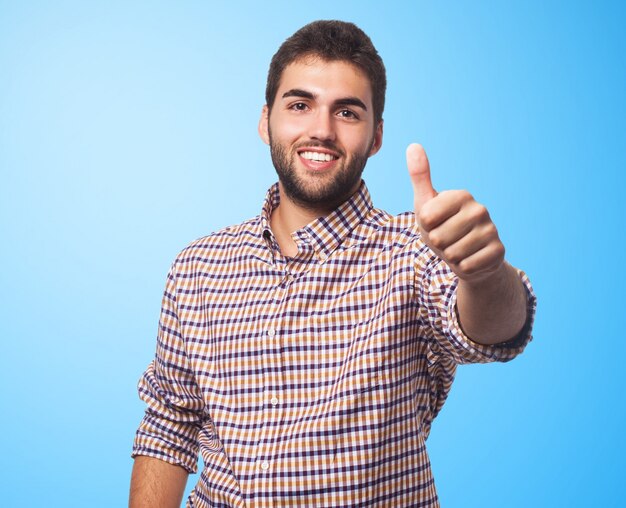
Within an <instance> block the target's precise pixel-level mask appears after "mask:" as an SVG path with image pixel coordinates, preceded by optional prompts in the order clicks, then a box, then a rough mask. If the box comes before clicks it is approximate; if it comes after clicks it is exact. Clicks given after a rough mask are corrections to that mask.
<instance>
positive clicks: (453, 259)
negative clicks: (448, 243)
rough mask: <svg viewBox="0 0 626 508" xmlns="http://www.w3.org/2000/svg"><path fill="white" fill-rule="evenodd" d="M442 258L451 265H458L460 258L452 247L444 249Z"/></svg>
mask: <svg viewBox="0 0 626 508" xmlns="http://www.w3.org/2000/svg"><path fill="white" fill-rule="evenodd" d="M443 256H444V257H445V258H446V260H447V261H448V262H450V263H452V264H455V265H457V264H459V261H461V259H462V258H461V256H460V254H459V252H458V250H457V249H454V248H453V247H448V248H447V249H445V250H444V251H443Z"/></svg>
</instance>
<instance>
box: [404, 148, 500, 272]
mask: <svg viewBox="0 0 626 508" xmlns="http://www.w3.org/2000/svg"><path fill="white" fill-rule="evenodd" d="M406 161H407V166H408V170H409V176H410V177H411V183H412V184H413V195H414V206H415V217H416V219H417V223H418V225H419V229H420V232H421V234H422V239H423V240H424V242H425V243H426V245H428V246H429V247H430V248H431V249H432V250H433V251H434V252H435V253H436V254H437V255H438V256H439V257H441V258H442V259H443V260H444V261H445V262H446V263H447V264H448V265H449V266H450V268H451V269H452V270H453V271H454V273H456V274H457V275H458V277H459V278H460V279H461V280H463V281H466V282H468V283H474V282H481V281H482V280H484V279H486V278H488V277H489V276H490V275H492V274H494V273H496V272H497V271H498V270H499V269H500V268H502V266H503V263H504V245H502V242H501V241H500V238H499V236H498V230H497V229H496V226H495V225H494V223H493V222H492V221H491V218H490V217H489V212H488V211H487V209H486V208H485V207H484V206H483V205H481V204H480V203H478V202H476V201H475V200H474V198H473V197H472V195H471V194H470V193H469V192H467V191H465V190H449V191H443V192H439V193H438V192H437V191H435V189H434V188H433V185H432V182H431V178H430V165H429V163H428V158H427V157H426V152H425V151H424V148H422V146H421V145H418V144H411V145H409V147H408V148H407V151H406Z"/></svg>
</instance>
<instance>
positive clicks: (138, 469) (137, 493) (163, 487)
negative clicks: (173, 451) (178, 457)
mask: <svg viewBox="0 0 626 508" xmlns="http://www.w3.org/2000/svg"><path fill="white" fill-rule="evenodd" d="M187 476H188V473H187V471H186V470H185V469H183V468H182V467H180V466H175V465H173V464H169V463H167V462H165V461H162V460H159V459H155V458H153V457H145V456H139V457H137V458H136V459H135V464H134V465H133V473H132V478H131V482H130V500H129V503H128V506H129V508H153V507H156V506H158V507H159V508H180V504H181V501H182V498H183V493H184V491H185V485H186V484H187Z"/></svg>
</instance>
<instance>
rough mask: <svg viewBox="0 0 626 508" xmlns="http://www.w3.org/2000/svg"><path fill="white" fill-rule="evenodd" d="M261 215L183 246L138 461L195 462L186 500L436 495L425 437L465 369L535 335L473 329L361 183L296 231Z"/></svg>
mask: <svg viewBox="0 0 626 508" xmlns="http://www.w3.org/2000/svg"><path fill="white" fill-rule="evenodd" d="M279 202H280V197H279V191H278V186H277V185H274V186H273V187H272V188H271V189H270V190H269V192H268V196H267V199H266V201H265V205H264V207H263V210H262V213H261V215H259V216H257V217H256V218H254V219H251V220H248V221H246V222H244V223H242V224H239V225H237V226H232V227H229V228H226V229H223V230H221V231H219V232H217V233H214V234H212V235H209V236H207V237H205V238H201V239H199V240H197V241H195V242H193V243H192V244H191V245H189V246H188V247H187V248H186V249H184V250H183V251H182V252H181V253H180V254H179V256H178V257H177V259H176V260H175V262H174V263H173V265H172V267H171V270H170V272H169V274H168V277H167V286H166V289H165V294H164V297H163V303H162V309H161V316H160V322H159V329H158V340H157V351H156V357H155V359H154V361H153V362H152V363H151V364H150V365H149V366H148V369H147V370H146V372H145V373H144V375H143V377H142V378H141V380H140V382H139V395H140V397H141V398H142V399H143V400H144V401H145V402H146V404H147V410H146V413H145V416H144V418H143V420H142V422H141V424H140V427H139V429H138V431H137V434H136V437H135V442H134V447H133V456H137V455H145V456H150V457H156V458H158V459H162V460H164V461H167V462H169V463H172V464H177V465H180V466H182V467H183V468H185V469H186V470H187V471H189V472H195V471H196V469H197V459H198V452H200V454H201V456H202V459H203V462H204V468H203V470H202V474H201V476H200V478H199V481H198V483H197V485H196V487H195V489H194V490H193V492H192V494H191V496H190V497H189V499H188V500H187V506H188V507H209V506H211V507H243V506H247V507H254V508H256V507H284V506H302V507H348V506H349V507H355V506H363V507H374V506H393V507H418V506H424V507H434V506H439V503H438V500H437V493H436V490H435V486H434V482H433V477H432V474H431V469H430V463H429V459H428V455H427V452H426V447H425V440H426V438H427V436H428V433H429V430H430V426H431V423H432V421H433V419H434V418H435V416H436V415H437V413H438V412H439V411H440V409H441V407H442V406H443V404H444V401H445V399H446V396H447V394H448V391H449V390H450V387H451V385H452V381H453V379H454V374H455V369H456V365H457V364H461V363H471V362H491V361H507V360H510V359H512V358H513V357H515V356H516V355H518V354H519V353H520V352H521V351H522V350H523V348H524V347H525V345H526V344H527V343H528V342H529V341H530V340H531V334H530V329H531V323H532V318H533V316H534V309H535V298H534V296H533V293H532V289H531V287H530V284H529V282H528V279H527V278H526V276H525V275H524V274H523V273H522V272H520V277H521V279H522V281H523V282H524V284H525V286H526V288H527V292H528V315H529V319H528V322H527V326H526V327H525V330H524V332H523V333H522V334H521V335H520V336H519V337H518V338H517V339H516V340H515V341H512V342H509V343H505V344H502V345H496V346H485V345H481V344H478V343H475V342H473V341H472V340H470V339H469V338H468V337H467V336H466V335H465V334H464V333H463V331H462V330H461V328H460V326H459V323H458V320H457V315H456V310H455V309H456V306H455V301H456V300H455V299H456V286H457V278H456V276H455V275H454V274H453V273H452V272H451V270H450V269H449V267H448V266H447V265H446V264H445V263H444V262H443V261H441V259H439V258H438V257H436V256H435V255H434V254H433V252H432V251H431V250H430V249H429V248H428V247H427V246H426V245H425V244H424V243H423V242H422V240H421V239H420V235H419V233H418V231H417V228H416V226H415V221H414V216H413V214H412V213H405V214H401V215H399V216H391V215H389V214H387V213H386V212H384V211H381V210H379V209H376V208H374V207H373V206H372V202H371V199H370V195H369V193H368V190H367V187H366V186H365V184H364V183H363V184H362V185H361V187H360V189H359V191H358V192H357V193H356V194H355V195H354V196H352V198H350V199H349V200H348V201H346V202H345V203H344V204H343V205H341V206H340V207H339V208H338V209H336V210H335V211H334V212H333V213H331V214H330V215H328V216H326V217H321V218H319V219H317V220H315V221H313V222H311V223H310V224H308V225H307V226H305V227H304V228H302V229H300V230H298V231H296V232H294V233H293V235H292V237H293V239H294V240H295V242H296V244H297V246H298V253H297V254H296V255H295V257H293V258H288V257H284V256H283V255H281V252H280V249H279V247H278V244H277V242H276V240H275V238H274V236H273V234H272V231H271V229H270V215H271V213H272V210H273V209H274V208H276V207H277V206H278V205H279Z"/></svg>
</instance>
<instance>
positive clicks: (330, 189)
mask: <svg viewBox="0 0 626 508" xmlns="http://www.w3.org/2000/svg"><path fill="white" fill-rule="evenodd" d="M259 133H260V135H261V137H262V138H263V140H264V141H265V142H266V143H268V144H269V145H270V149H271V154H272V162H273V163H274V167H275V168H276V172H277V173H278V177H279V181H280V185H281V190H282V191H283V192H284V193H285V194H286V195H287V197H289V198H290V199H291V200H292V201H294V202H295V203H296V204H298V205H300V206H303V207H305V208H310V209H320V208H323V209H332V208H334V207H336V206H337V205H339V204H340V203H342V202H343V201H345V200H346V199H347V198H348V197H350V196H351V195H352V194H353V193H354V192H356V190H357V189H358V187H359V185H360V182H361V174H362V173H363V169H364V168H365V163H366V162H367V159H368V157H370V156H371V155H374V154H375V153H376V152H377V151H378V150H379V149H380V146H381V144H382V122H380V123H379V124H378V125H375V124H374V114H373V111H372V92H371V87H370V83H369V80H368V79H367V77H366V76H365V74H363V73H362V72H361V70H360V69H359V68H358V67H356V66H354V65H353V64H351V63H349V62H345V61H333V62H328V61H325V60H322V59H319V58H307V59H303V60H298V61H296V62H293V63H291V64H290V65H288V66H287V67H286V68H285V70H284V71H283V75H282V77H281V81H280V85H279V87H278V91H277V93H276V98H275V100H274V104H273V106H272V110H271V112H270V111H269V110H268V108H267V106H265V107H264V108H263V113H262V115H261V121H260V122H259Z"/></svg>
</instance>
